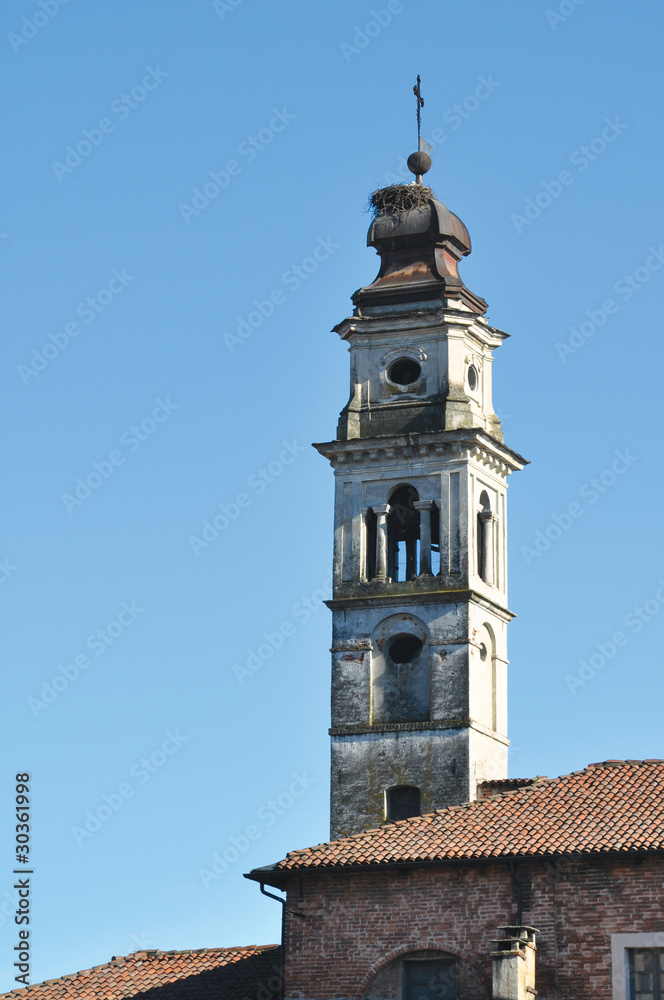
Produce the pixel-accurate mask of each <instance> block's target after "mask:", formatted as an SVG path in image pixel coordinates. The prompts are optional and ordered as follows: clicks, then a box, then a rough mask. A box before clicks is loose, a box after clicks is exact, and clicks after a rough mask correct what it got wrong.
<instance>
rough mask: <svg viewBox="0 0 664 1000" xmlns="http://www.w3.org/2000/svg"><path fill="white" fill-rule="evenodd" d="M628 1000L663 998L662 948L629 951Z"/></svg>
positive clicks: (663, 959)
mask: <svg viewBox="0 0 664 1000" xmlns="http://www.w3.org/2000/svg"><path fill="white" fill-rule="evenodd" d="M629 978H630V1000H664V948H633V949H631V950H630V953H629Z"/></svg>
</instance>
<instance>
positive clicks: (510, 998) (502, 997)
mask: <svg viewBox="0 0 664 1000" xmlns="http://www.w3.org/2000/svg"><path fill="white" fill-rule="evenodd" d="M500 933H501V937H500V938H499V940H497V941H494V942H493V945H494V949H495V950H494V951H492V952H491V959H492V963H493V991H492V996H493V1000H533V998H534V997H535V996H536V990H535V956H536V954H537V945H536V936H537V934H539V931H537V930H535V928H534V927H523V926H522V927H501V928H500Z"/></svg>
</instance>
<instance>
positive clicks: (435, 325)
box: [333, 301, 510, 350]
mask: <svg viewBox="0 0 664 1000" xmlns="http://www.w3.org/2000/svg"><path fill="white" fill-rule="evenodd" d="M455 327H456V328H458V329H460V330H463V331H464V332H466V331H469V332H471V333H472V334H473V335H474V336H475V337H477V338H478V340H479V341H480V342H481V343H482V345H483V346H485V347H487V348H489V349H490V350H495V348H497V347H500V345H501V344H502V342H503V341H504V340H506V339H507V338H508V337H509V336H510V334H509V333H505V331H504V330H499V329H498V327H495V326H491V325H490V324H489V323H488V322H487V320H486V319H485V318H484V317H483V316H478V315H477V314H476V313H473V312H471V311H470V310H467V309H464V308H449V307H448V306H445V307H442V308H441V304H440V301H432V302H418V304H417V308H414V307H413V306H412V305H409V306H408V307H404V306H387V307H384V308H373V309H367V308H364V309H362V310H356V313H355V315H354V316H347V317H346V318H345V319H342V321H341V322H340V323H337V325H336V326H335V327H333V331H334V332H335V333H338V334H339V336H340V337H341V339H342V340H346V341H350V340H353V339H354V338H355V337H357V336H358V335H360V336H361V335H365V336H371V337H372V338H378V337H381V336H384V337H386V338H387V337H390V336H393V335H394V334H395V333H403V334H408V335H410V336H412V335H413V334H419V335H421V334H427V333H431V334H432V335H433V336H436V337H440V336H441V334H442V333H444V332H445V331H446V330H448V331H450V330H453V329H454V328H455Z"/></svg>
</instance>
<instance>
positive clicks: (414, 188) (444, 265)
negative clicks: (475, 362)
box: [353, 151, 487, 315]
mask: <svg viewBox="0 0 664 1000" xmlns="http://www.w3.org/2000/svg"><path fill="white" fill-rule="evenodd" d="M408 167H409V169H410V170H411V171H412V173H413V174H415V176H416V180H415V181H414V182H413V183H412V184H392V185H391V186H390V187H386V188H379V190H377V191H374V193H373V194H372V195H371V198H370V200H369V204H370V209H371V211H372V213H373V220H372V223H371V225H370V226H369V232H368V235H367V245H368V246H372V247H375V248H376V251H377V253H378V254H379V255H380V258H381V266H380V271H379V272H378V275H377V277H376V278H375V280H374V281H373V282H372V283H371V284H370V285H367V286H366V287H364V288H360V289H359V290H358V291H357V292H355V294H354V295H353V302H354V304H355V306H356V307H357V314H360V315H361V314H362V313H364V312H367V311H370V312H373V311H374V310H375V309H376V308H379V309H380V308H381V307H388V308H389V307H391V306H392V307H393V306H399V305H406V304H407V303H413V304H415V303H422V305H425V303H429V304H430V308H440V307H441V305H445V304H446V301H445V300H448V299H452V300H456V301H457V302H458V303H460V304H461V303H462V304H463V305H462V308H463V307H464V306H465V308H467V309H469V310H470V311H471V312H474V313H478V314H480V315H482V314H484V312H485V311H486V309H487V304H486V302H485V301H484V299H481V298H480V297H479V296H477V295H475V294H474V293H473V292H471V291H470V290H469V289H468V288H466V286H465V285H464V283H463V281H462V280H461V278H460V277H459V271H458V263H459V261H460V260H461V258H462V257H465V256H467V255H468V254H469V253H470V250H471V245H470V236H469V234H468V230H467V229H466V227H465V225H464V224H463V222H462V221H461V219H460V218H459V217H458V216H457V215H455V214H454V213H453V212H450V210H449V209H448V208H447V207H446V206H445V205H443V203H442V202H441V201H438V199H437V198H436V196H435V195H434V193H433V191H432V190H431V188H429V187H426V186H425V185H424V184H423V183H422V174H424V173H426V172H427V171H428V170H429V168H430V167H431V158H430V157H429V155H428V154H427V153H426V152H424V151H420V152H418V153H413V154H412V155H411V156H410V157H409V158H408ZM452 304H453V303H449V305H452ZM425 307H426V306H425Z"/></svg>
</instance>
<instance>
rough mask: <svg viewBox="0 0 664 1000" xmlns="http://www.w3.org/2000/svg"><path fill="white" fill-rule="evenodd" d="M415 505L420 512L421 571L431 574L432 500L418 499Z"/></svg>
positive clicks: (427, 574)
mask: <svg viewBox="0 0 664 1000" xmlns="http://www.w3.org/2000/svg"><path fill="white" fill-rule="evenodd" d="M413 507H414V508H415V509H416V510H419V512H420V572H419V573H418V576H431V501H430V500H416V501H415V502H414V503H413Z"/></svg>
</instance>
